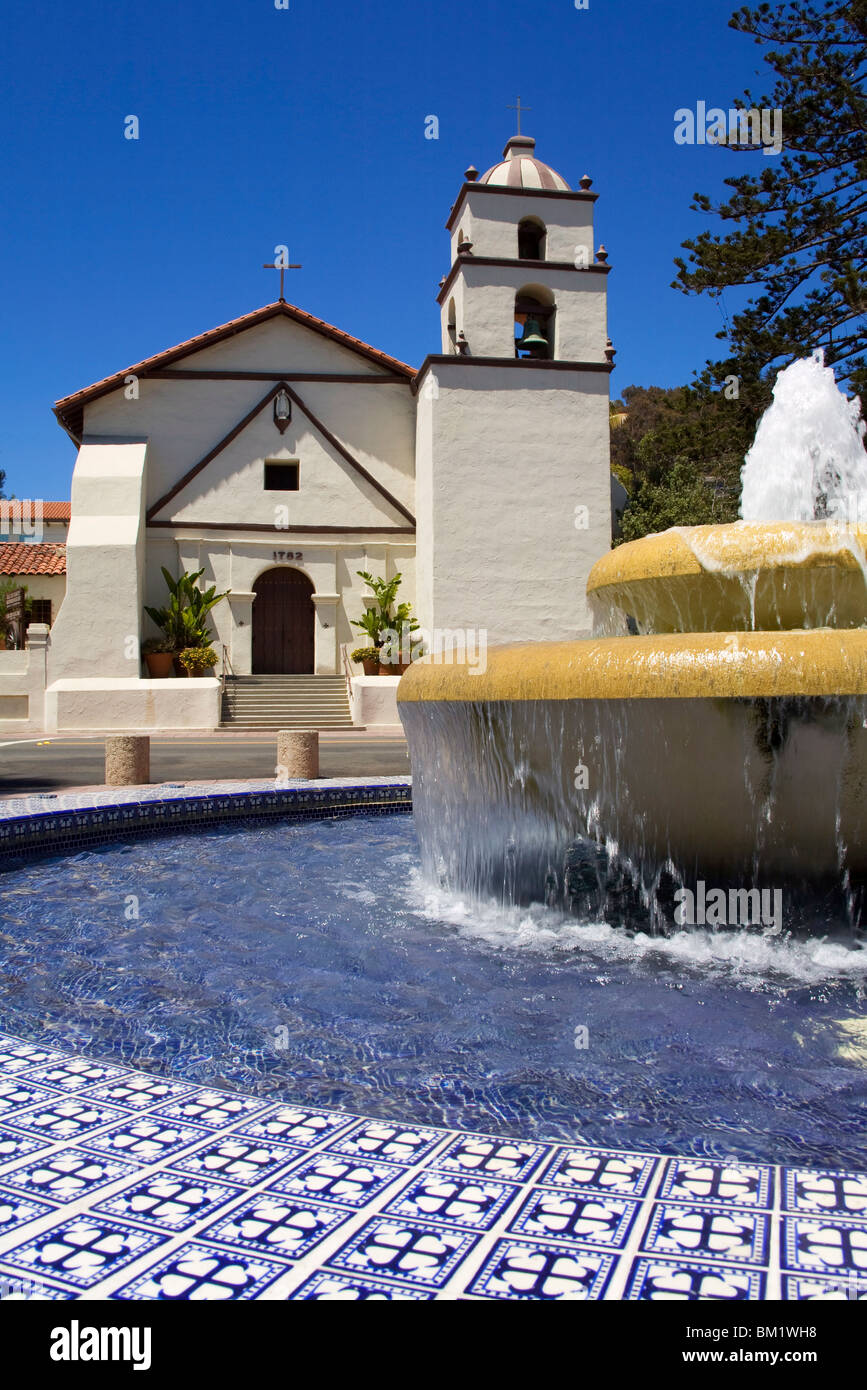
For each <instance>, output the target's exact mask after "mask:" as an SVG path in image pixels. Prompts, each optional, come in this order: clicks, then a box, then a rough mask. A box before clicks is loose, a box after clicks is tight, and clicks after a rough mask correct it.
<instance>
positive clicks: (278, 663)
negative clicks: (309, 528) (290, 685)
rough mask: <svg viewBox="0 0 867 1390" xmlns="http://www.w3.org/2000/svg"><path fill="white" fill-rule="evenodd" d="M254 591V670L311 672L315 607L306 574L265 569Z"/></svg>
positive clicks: (283, 673) (261, 672) (291, 673)
mask: <svg viewBox="0 0 867 1390" xmlns="http://www.w3.org/2000/svg"><path fill="white" fill-rule="evenodd" d="M253 592H254V593H255V595H256V598H255V599H254V601H253V674H254V675H272V676H276V675H280V676H296V675H312V673H313V637H314V628H315V610H314V606H313V598H312V594H313V585H312V583H311V582H310V580H309V579H308V578H307V576H306V574H302V573H301V571H300V570H293V569H288V568H285V569H284V568H281V569H273V570H266V571H265V573H264V574H260V575H259V578H258V579H257V580H256V583H255V584H254V585H253Z"/></svg>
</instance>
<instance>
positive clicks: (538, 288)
mask: <svg viewBox="0 0 867 1390" xmlns="http://www.w3.org/2000/svg"><path fill="white" fill-rule="evenodd" d="M555 315H556V306H555V303H554V296H553V294H552V292H551V291H550V290H549V289H547V288H546V287H545V286H544V285H527V286H525V288H524V289H522V290H519V291H518V293H517V294H516V296H515V356H516V357H518V358H521V359H523V360H529V361H534V360H535V361H540V360H546V359H547V360H551V359H553V357H554V331H555Z"/></svg>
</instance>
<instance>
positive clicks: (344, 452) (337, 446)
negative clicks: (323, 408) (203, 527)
mask: <svg viewBox="0 0 867 1390" xmlns="http://www.w3.org/2000/svg"><path fill="white" fill-rule="evenodd" d="M407 384H408V385H409V384H411V383H407ZM278 391H286V393H287V394H288V396H289V397H290V399H291V400H292V401H294V403H295V405H297V407H298V409H299V410H300V411H301V412H302V413H303V414H304V415H306V416H307V419H308V420H309V421H310V423H311V425H312V426H313V428H314V429H315V430H318V431H319V433H320V434H321V435H322V437H323V438H324V439H326V440H327V441H328V443H329V444H330V445H331V447H332V448H333V449H334V450H335V451H336V452H337V453H338V454H339V455H340V457H341V458H342V459H344V461H345V462H346V463H348V464H349V466H350V468H352V469H353V470H354V471H355V472H356V473H358V474H359V475H360V476H361V477H362V478H364V479H365V481H366V482H368V483H370V485H371V487H372V488H374V489H375V490H376V491H377V492H378V493H379V494H380V496H381V497H384V498H385V500H386V502H388V503H389V504H390V505H391V506H392V507H394V509H395V511H398V512H400V514H401V516H404V517H406V519H407V521H408V522H410V524H411V526H412V527H413V529H415V517H414V516H413V514H412V512H411V511H409V509H408V508H407V507H405V506H404V505H403V503H402V502H399V501H398V499H397V498H396V497H395V496H394V495H393V493H391V492H389V490H388V488H387V487H384V486H383V484H382V483H380V482H379V481H378V480H377V479H376V478H374V476H373V474H372V473H370V472H368V470H367V469H366V468H365V467H364V465H363V464H362V463H359V461H358V459H357V458H356V457H355V455H354V454H351V453H350V451H349V450H348V449H347V448H346V446H345V445H343V444H341V442H340V440H339V439H338V438H337V436H336V435H333V434H332V433H331V431H330V429H329V428H328V426H327V425H325V424H324V423H323V422H322V421H321V420H320V419H319V417H318V416H317V415H314V413H313V411H312V410H311V409H310V408H309V406H306V405H305V404H304V402H303V401H302V399H301V397H300V396H299V395H298V392H297V391H294V390H293V389H292V387H291V386H290V385H289V382H288V381H278V382H276V384H275V385H274V386H272V387H271V390H270V391H268V392H267V394H266V395H264V396H263V397H262V399H261V401H259V403H258V405H254V407H253V409H252V410H250V411H248V413H247V414H246V415H245V416H244V418H243V420H240V421H239V422H238V424H237V425H235V426H234V428H233V429H231V430H230V431H229V433H228V434H227V435H224V436H223V438H222V439H221V440H220V441H219V443H218V444H215V445H214V447H213V449H211V450H210V451H209V452H208V453H207V454H205V457H204V458H203V459H200V460H199V462H198V463H196V464H194V465H193V467H192V468H190V469H188V470H187V472H186V473H185V474H184V476H183V477H182V478H181V479H180V480H179V481H178V482H177V483H175V485H174V487H173V488H171V489H170V491H169V492H166V493H164V494H163V496H162V497H160V498H159V500H158V501H156V502H154V504H153V506H152V507H150V508H149V509H148V512H147V518H146V519H147V522H148V524H149V525H150V524H153V519H154V517H155V516H156V514H157V513H158V512H161V511H162V509H163V507H165V506H166V505H167V504H168V503H169V502H171V501H172V499H173V498H174V497H177V495H178V493H179V492H182V491H183V490H184V488H185V487H186V486H187V484H188V483H191V482H192V480H193V478H195V477H196V476H197V475H198V474H199V473H201V471H202V469H203V468H206V467H207V465H208V464H209V463H211V462H213V460H214V459H215V458H216V457H217V455H218V454H221V453H222V452H223V450H224V449H225V448H226V447H227V445H229V444H231V443H232V441H233V440H234V439H237V437H238V435H239V434H241V432H242V431H243V430H245V429H246V428H247V426H248V425H249V424H250V423H251V422H252V421H253V420H255V418H256V416H257V415H259V414H260V413H261V411H263V410H264V409H265V407H266V405H268V404H269V403H270V402H271V401H273V399H274V397H275V396H276V395H277V392H278ZM167 524H171V525H175V524H176V523H174V522H171V523H167ZM376 529H380V528H376Z"/></svg>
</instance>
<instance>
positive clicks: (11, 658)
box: [0, 623, 48, 738]
mask: <svg viewBox="0 0 867 1390" xmlns="http://www.w3.org/2000/svg"><path fill="white" fill-rule="evenodd" d="M47 640H48V627H47V626H46V625H45V624H43V623H31V625H30V627H29V628H28V630H27V646H26V647H25V649H24V650H23V651H17V652H0V734H10V735H11V736H12V737H13V738H21V737H24V736H25V735H27V734H39V733H42V731H43V729H44V728H45V717H44V708H45V656H46V642H47Z"/></svg>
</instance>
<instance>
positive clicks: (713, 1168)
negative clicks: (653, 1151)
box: [658, 1158, 774, 1209]
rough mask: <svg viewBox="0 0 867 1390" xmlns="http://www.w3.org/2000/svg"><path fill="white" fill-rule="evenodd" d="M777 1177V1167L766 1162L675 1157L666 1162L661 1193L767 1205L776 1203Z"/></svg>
mask: <svg viewBox="0 0 867 1390" xmlns="http://www.w3.org/2000/svg"><path fill="white" fill-rule="evenodd" d="M773 1177H774V1170H773V1168H771V1167H770V1166H769V1165H768V1164H763V1163H721V1162H718V1161H717V1160H714V1159H705V1158H672V1159H669V1161H668V1163H667V1164H666V1166H665V1171H664V1173H663V1176H662V1185H661V1187H660V1189H659V1194H658V1195H659V1196H660V1197H661V1198H666V1199H667V1200H668V1201H670V1202H712V1203H713V1204H714V1206H737V1207H756V1208H761V1209H767V1208H769V1207H770V1206H771V1205H772V1203H773Z"/></svg>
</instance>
